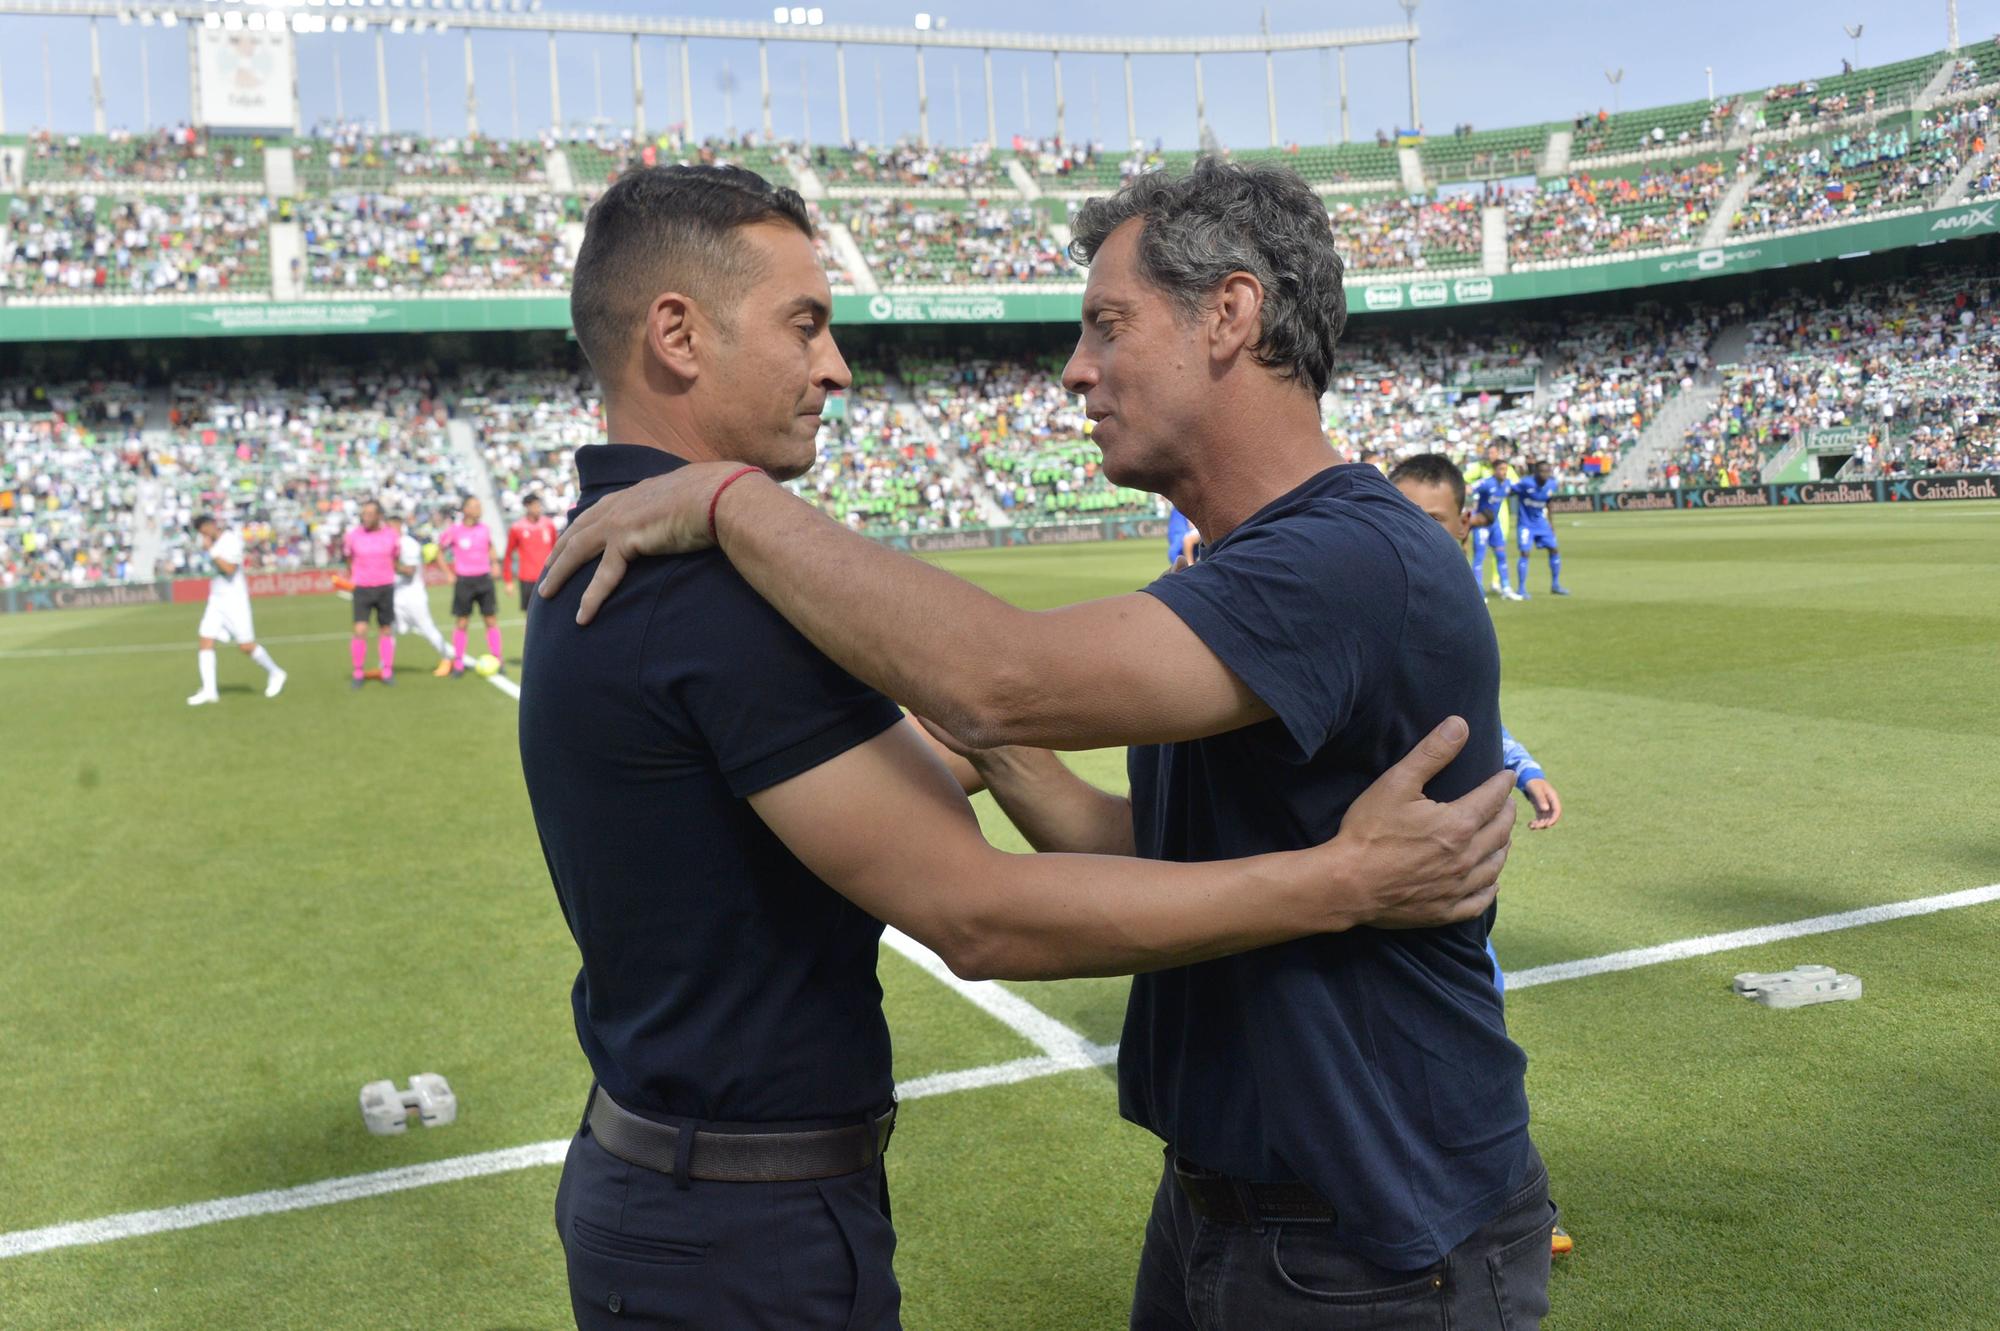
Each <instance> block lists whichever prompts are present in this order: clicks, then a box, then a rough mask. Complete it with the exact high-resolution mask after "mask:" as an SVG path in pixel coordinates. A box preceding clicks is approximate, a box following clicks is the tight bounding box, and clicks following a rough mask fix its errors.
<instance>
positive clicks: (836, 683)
mask: <svg viewBox="0 0 2000 1331" xmlns="http://www.w3.org/2000/svg"><path fill="white" fill-rule="evenodd" d="M691 562H692V563H693V564H694V567H691V568H689V569H688V571H687V574H686V576H685V579H684V580H682V581H679V583H678V585H677V586H675V587H674V588H673V590H671V591H669V592H668V593H667V595H666V596H664V597H663V598H662V600H661V602H660V603H659V605H658V606H657V607H656V609H655V611H654V616H653V621H652V623H651V625H650V626H649V627H648V630H647V645H646V657H645V659H646V660H647V662H648V663H649V665H651V666H652V667H653V669H654V670H655V672H656V673H655V674H654V675H653V677H652V678H651V679H649V680H648V692H649V693H650V694H653V695H654V697H655V700H656V702H657V703H659V704H662V705H665V706H667V707H668V708H670V709H674V710H678V711H680V712H682V713H684V714H685V715H686V717H687V719H688V720H689V721H690V722H691V723H692V725H693V729H694V730H695V732H696V733H698V734H699V735H700V736H701V738H702V739H703V741H704V742H705V743H706V745H707V747H708V749H709V751H710V752H711V754H712V755H713V757H714V760H715V762H716V765H717V766H718V767H719V768H720V769H721V772H722V776H723V780H724V781H725V782H727V783H728V786H729V791H730V793H731V794H732V795H735V796H736V797H737V798H739V799H742V798H747V797H748V796H751V795H754V794H756V793H757V792H758V791H760V790H767V789H769V788H770V787H772V786H775V785H777V784H779V783H780V782H783V781H788V780H790V779H791V778H792V777H795V776H798V775H799V774H801V773H803V772H809V771H811V770H812V769H813V768H815V767H818V766H819V765H820V764H821V763H824V762H826V761H828V760H829V759H832V758H837V757H839V756H840V755H841V754H843V753H845V752H847V751H848V750H849V749H851V748H854V747H856V746H857V745H860V744H863V743H865V742H866V741H868V740H871V739H873V738H875V736H877V735H879V734H881V733H882V732H883V731H885V730H887V729H888V728H889V727H890V726H893V725H895V724H896V723H897V722H898V721H900V720H902V716H903V713H902V709H901V708H899V707H897V706H896V704H895V703H893V702H891V701H889V699H887V698H885V697H883V696H882V695H881V694H880V693H877V692H876V691H875V690H874V689H871V688H869V687H868V686H867V685H865V684H863V683H862V682H861V681H860V680H858V679H855V678H854V677H853V676H852V675H850V674H848V673H847V672H846V671H845V670H842V669H841V668H840V667H839V666H837V665H835V664H834V663H833V662H832V661H829V660H828V659H827V658H826V657H825V656H824V655H822V654H821V652H820V651H819V649H818V648H816V647H814V646H813V645H812V644H811V643H810V642H807V641H806V639H805V637H804V636H803V635H802V634H800V632H799V631H798V630H797V629H795V628H793V627H792V626H791V625H790V624H789V623H787V622H786V621H785V619H784V617H783V616H781V615H779V614H778V612H777V611H776V610H773V609H772V608H771V606H770V605H769V603H767V602H766V601H765V600H764V598H763V597H761V596H759V595H757V593H756V592H755V591H754V590H753V589H752V588H751V587H750V585H749V584H748V583H746V582H744V581H743V579H742V577H741V576H740V575H739V574H738V573H737V572H736V570H735V569H734V568H733V567H732V566H731V565H730V564H729V562H728V560H727V559H725V558H724V557H723V556H722V555H720V554H719V553H715V552H710V553H707V554H703V555H698V556H693V557H692V558H691Z"/></svg>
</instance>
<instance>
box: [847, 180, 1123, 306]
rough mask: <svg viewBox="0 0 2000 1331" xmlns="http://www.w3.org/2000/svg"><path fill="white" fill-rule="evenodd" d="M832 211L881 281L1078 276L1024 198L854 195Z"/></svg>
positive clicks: (952, 282)
mask: <svg viewBox="0 0 2000 1331" xmlns="http://www.w3.org/2000/svg"><path fill="white" fill-rule="evenodd" d="M835 216H836V217H837V219H838V220H839V221H841V222H842V223H844V224H845V225H846V227H847V229H848V231H849V232H850V233H851V234H852V235H853V237H854V240H855V244H856V245H858V246H859V247H860V250H861V254H862V257H863V258H864V259H866V260H867V262H868V266H869V268H871V269H872V270H874V273H875V276H876V277H878V278H880V279H881V280H882V281H883V282H884V283H885V284H889V285H895V286H924V285H958V284H965V283H1008V284H1014V283H1024V282H1051V281H1056V282H1081V281H1082V280H1083V275H1082V274H1081V273H1080V272H1078V270H1077V269H1076V267H1075V265H1073V264H1072V263H1070V261H1069V259H1068V257H1067V256H1066V255H1065V254H1064V253H1063V248H1062V245H1061V244H1060V243H1059V242H1058V241H1057V239H1056V236H1055V232H1054V229H1053V227H1052V226H1051V224H1050V223H1049V220H1048V218H1047V216H1046V215H1045V214H1044V213H1042V212H1041V211H1039V210H1037V209H1035V208H1032V207H1028V206H1026V205H1023V204H1009V203H989V202H973V203H970V204H967V205H965V206H963V207H960V206H956V205H944V204H938V203H932V202H928V201H922V200H912V199H883V198H876V199H857V200H850V201H846V202H844V203H842V204H841V205H839V206H838V207H837V209H836V210H835Z"/></svg>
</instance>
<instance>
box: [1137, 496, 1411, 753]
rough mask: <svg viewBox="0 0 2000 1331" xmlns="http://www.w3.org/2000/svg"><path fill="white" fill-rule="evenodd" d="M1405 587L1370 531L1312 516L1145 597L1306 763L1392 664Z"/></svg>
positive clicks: (1266, 532) (1353, 522) (1280, 525)
mask: <svg viewBox="0 0 2000 1331" xmlns="http://www.w3.org/2000/svg"><path fill="white" fill-rule="evenodd" d="M1406 585H1407V580H1406V578H1405V575H1404V573H1403V566H1402V561H1401V560H1400V559H1399V558H1398V557H1397V556H1396V553H1395V551H1394V550H1393V549H1392V548H1391V547H1390V545H1389V542H1388V541H1387V539H1386V538H1384V537H1383V536H1382V535H1381V534H1380V533H1379V532H1377V531H1376V530H1375V529H1374V527H1372V526H1370V525H1369V524H1368V523H1366V522H1364V521H1361V520H1358V519H1343V518H1342V517H1341V516H1340V515H1339V514H1338V512H1329V511H1327V510H1325V509H1309V510H1307V511H1305V512H1302V513H1296V514H1291V515H1288V516H1286V517H1285V518H1284V519H1282V520H1280V521H1274V522H1271V523H1269V524H1265V525H1260V526H1258V527H1255V528H1252V529H1250V530H1247V531H1241V532H1238V533H1233V534H1232V535H1231V537H1230V538H1229V539H1228V540H1226V541H1224V542H1223V543H1222V544H1221V545H1219V546H1218V547H1216V548H1215V549H1214V550H1212V551H1211V552H1210V553H1209V556H1208V557H1207V558H1206V559H1204V560H1202V561H1201V562H1200V563H1198V564H1196V565H1195V566H1194V567H1192V568H1189V569H1185V570H1183V571H1181V572H1179V573H1169V574H1167V575H1166V576H1164V577H1162V578H1160V579H1158V580H1157V581H1155V582H1154V583H1153V584H1152V585H1151V586H1149V587H1147V588H1146V591H1147V593H1148V594H1150V595H1152V596H1154V597H1157V598H1158V599H1159V600H1161V601H1162V602H1164V603H1165V604H1166V606H1167V608H1168V609H1170V610H1172V611H1173V612H1174V613H1175V614H1176V615H1179V616H1180V618H1181V619H1182V621H1183V622H1185V623H1186V624H1187V626H1188V627H1189V628H1190V629H1193V630H1194V633H1195V636H1197V637H1199V638H1200V639H1201V640H1202V642H1203V643H1204V644H1205V645H1206V646H1207V647H1208V649H1209V650H1210V651H1212V652H1214V653H1215V654H1216V656H1217V657H1218V658H1220V659H1221V661H1222V663H1223V664H1224V665H1226V666H1228V667H1229V668H1230V669H1231V670H1232V671H1234V672H1235V673H1236V677H1237V678H1238V679H1241V680H1242V681H1243V683H1244V684H1245V685H1246V686H1248V687H1249V689H1250V691H1251V692H1252V693H1254V694H1256V695H1257V696H1258V697H1259V698H1260V699H1262V700H1263V702H1264V705H1265V706H1267V707H1269V708H1270V709H1271V710H1272V711H1273V712H1275V713H1276V714H1277V716H1278V720H1279V721H1280V722H1282V723H1283V725H1284V727H1285V729H1286V731H1287V732H1289V733H1290V735H1291V737H1292V740H1293V742H1294V743H1295V744H1297V745H1298V749H1299V757H1300V758H1301V759H1304V758H1308V757H1310V756H1312V755H1313V754H1315V753H1317V752H1319V750H1320V749H1322V748H1324V747H1326V744H1327V742H1328V741H1329V740H1331V739H1332V738H1333V737H1334V736H1335V735H1337V734H1339V733H1340V732H1341V730H1342V729H1344V728H1345V727H1346V726H1347V724H1348V722H1349V719H1350V718H1351V717H1352V716H1353V714H1354V709H1355V705H1356V703H1357V701H1358V700H1359V699H1360V698H1362V697H1363V696H1365V695H1366V692H1367V690H1368V688H1369V687H1370V685H1371V684H1372V683H1373V682H1374V680H1375V678H1376V672H1377V671H1378V670H1380V669H1382V668H1384V666H1385V665H1386V663H1388V662H1390V661H1393V660H1394V653H1395V644H1396V640H1397V637H1398V635H1399V634H1400V633H1401V631H1402V621H1403V613H1404V601H1405V594H1406V593H1405V589H1406Z"/></svg>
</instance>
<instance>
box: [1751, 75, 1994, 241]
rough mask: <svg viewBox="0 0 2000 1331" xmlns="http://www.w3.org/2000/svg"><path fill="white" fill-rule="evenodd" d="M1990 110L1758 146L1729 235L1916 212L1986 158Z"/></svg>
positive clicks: (1971, 108) (1947, 111)
mask: <svg viewBox="0 0 2000 1331" xmlns="http://www.w3.org/2000/svg"><path fill="white" fill-rule="evenodd" d="M1991 114H1992V112H1991V108H1990V107H1989V106H1987V105H1986V104H1984V103H1980V104H1977V105H1974V104H1971V103H1960V104H1957V105H1954V106H1947V107H1941V108H1939V109H1938V110H1937V111H1935V112H1931V113H1927V114H1925V115H1922V116H1919V117H1915V118H1914V119H1913V118H1911V117H1906V116H1905V117H1896V118H1894V119H1893V120H1891V121H1886V122H1883V123H1882V124H1878V125H1876V126H1874V127H1871V128H1869V129H1867V130H1866V131H1865V132H1864V131H1862V130H1859V129H1856V130H1851V131H1848V132H1844V133H1840V134H1835V135H1833V136H1831V137H1829V138H1825V139H1819V140H1814V141H1811V142H1808V143H1804V144H1800V143H1796V142H1794V143H1775V144H1768V145H1766V144H1753V145H1751V147H1750V148H1749V149H1748V150H1747V151H1746V152H1745V153H1744V155H1743V163H1744V167H1745V169H1746V170H1750V171H1754V172H1756V173H1757V182H1756V184H1754V185H1753V186H1751V189H1750V193H1749V195H1748V197H1747V198H1746V199H1745V201H1744V206H1743V207H1742V209H1740V210H1739V211H1738V213H1737V216H1736V218H1735V219H1734V222H1733V223H1732V226H1731V229H1732V231H1735V232H1738V233H1747V232H1755V231H1776V230H1788V229H1793V228H1797V227H1803V226H1815V225H1823V224H1826V223H1832V222H1848V221H1857V220H1865V219H1866V216H1867V215H1869V214H1878V213H1893V212H1897V211H1907V210H1909V209H1913V208H1919V207H1922V206H1924V205H1925V204H1927V203H1930V202H1933V201H1934V200H1935V199H1936V198H1937V196H1938V195H1940V194H1942V193H1943V191H1944V188H1945V186H1946V185H1948V184H1949V183H1950V182H1951V180H1952V177H1953V176H1954V175H1956V174H1957V172H1958V169H1959V168H1960V167H1961V166H1963V165H1964V164H1965V162H1966V161H1968V160H1969V159H1971V158H1972V157H1974V156H1976V155H1978V154H1981V153H1983V152H1985V150H1986V137H1985V136H1986V128H1987V122H1988V120H1989V119H1990V117H1991Z"/></svg>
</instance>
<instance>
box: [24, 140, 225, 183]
mask: <svg viewBox="0 0 2000 1331" xmlns="http://www.w3.org/2000/svg"><path fill="white" fill-rule="evenodd" d="M25 146H26V150H27V153H26V157H27V162H26V166H27V169H26V171H25V173H24V174H25V175H26V176H27V177H28V178H30V179H34V180H56V181H91V182H102V183H105V184H161V185H171V184H178V183H181V182H184V181H196V180H242V179H245V178H251V177H254V178H255V179H257V180H258V181H260V182H261V180H262V178H263V173H264V150H263V144H262V142H261V141H260V140H254V139H240V138H239V139H230V138H216V137H211V136H210V134H209V132H208V131H207V130H204V129H195V128H193V127H191V126H188V125H176V126H173V127H172V128H170V129H156V130H150V131H147V132H145V133H140V134H134V133H132V132H131V131H130V130H123V129H119V130H113V131H111V132H110V133H109V134H106V135H103V136H101V137H100V136H89V137H86V136H84V135H81V134H56V133H52V132H51V131H49V130H46V129H42V130H36V131H35V132H34V133H32V134H30V135H29V136H28V139H27V143H26V145H25Z"/></svg>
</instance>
